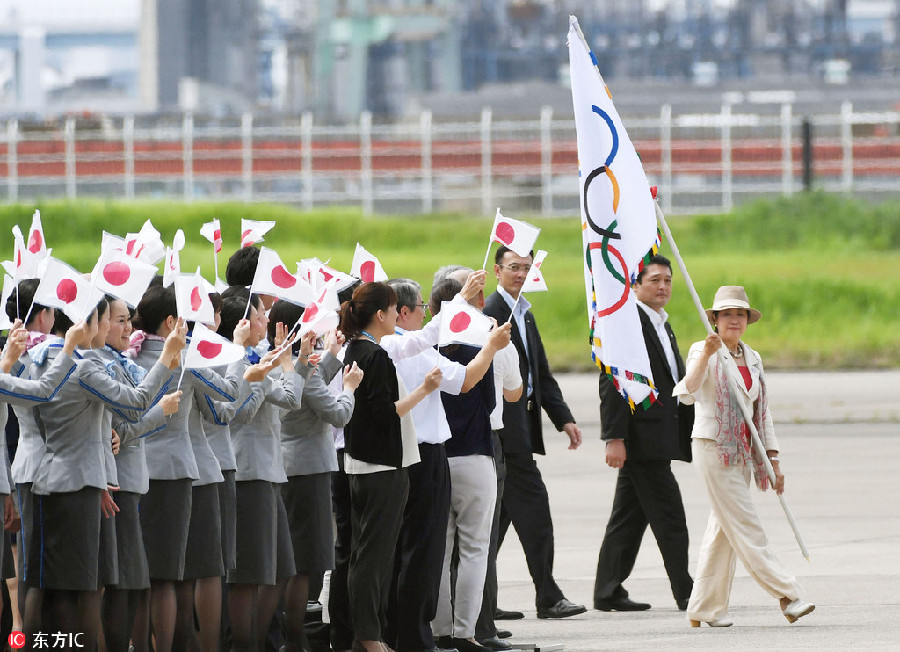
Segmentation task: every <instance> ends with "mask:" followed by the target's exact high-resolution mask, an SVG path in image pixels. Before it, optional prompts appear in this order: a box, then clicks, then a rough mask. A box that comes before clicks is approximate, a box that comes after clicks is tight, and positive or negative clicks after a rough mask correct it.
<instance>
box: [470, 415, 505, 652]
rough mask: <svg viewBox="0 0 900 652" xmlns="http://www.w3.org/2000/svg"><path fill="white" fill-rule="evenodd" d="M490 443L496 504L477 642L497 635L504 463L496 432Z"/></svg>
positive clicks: (501, 447) (476, 626)
mask: <svg viewBox="0 0 900 652" xmlns="http://www.w3.org/2000/svg"><path fill="white" fill-rule="evenodd" d="M491 441H492V442H493V444H494V466H495V467H496V469H497V503H496V505H495V506H494V522H493V523H492V524H491V545H490V548H488V565H487V573H486V574H485V578H484V594H483V596H482V599H481V612H480V613H479V614H478V620H477V621H476V622H475V638H476V640H479V641H480V640H482V639H485V638H493V637H494V636H496V635H497V626H496V625H495V624H494V612H495V611H496V610H497V548H498V547H499V544H500V512H502V511H503V487H504V485H505V480H506V462H505V460H504V458H503V444H502V443H501V442H500V436H499V435H498V434H497V431H496V430H494V431H493V432H491Z"/></svg>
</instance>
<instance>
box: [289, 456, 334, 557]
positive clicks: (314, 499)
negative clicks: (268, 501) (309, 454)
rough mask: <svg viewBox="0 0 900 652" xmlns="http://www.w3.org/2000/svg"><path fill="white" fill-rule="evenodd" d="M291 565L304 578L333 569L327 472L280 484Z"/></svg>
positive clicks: (299, 477) (332, 526) (332, 534)
mask: <svg viewBox="0 0 900 652" xmlns="http://www.w3.org/2000/svg"><path fill="white" fill-rule="evenodd" d="M281 495H282V497H283V498H284V507H285V509H286V511H287V520H288V527H289V529H290V532H291V542H292V544H293V549H294V565H295V566H296V567H297V572H298V573H302V574H304V575H309V574H311V573H317V572H323V571H327V570H332V569H333V568H334V524H333V517H332V513H331V473H313V474H311V475H292V476H291V477H289V478H288V481H287V484H283V485H281Z"/></svg>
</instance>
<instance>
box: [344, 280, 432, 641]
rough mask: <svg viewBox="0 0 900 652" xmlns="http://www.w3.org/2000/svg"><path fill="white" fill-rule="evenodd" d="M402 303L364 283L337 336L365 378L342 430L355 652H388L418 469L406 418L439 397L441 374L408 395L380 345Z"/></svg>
mask: <svg viewBox="0 0 900 652" xmlns="http://www.w3.org/2000/svg"><path fill="white" fill-rule="evenodd" d="M396 322H397V295H396V294H395V293H394V290H393V289H392V288H391V287H390V286H388V285H386V284H385V283H364V284H363V285H360V286H359V287H358V288H357V289H356V291H355V292H354V293H353V298H352V299H350V300H349V301H346V302H344V304H343V306H341V325H340V329H341V331H342V332H343V333H344V335H345V336H346V337H347V340H348V342H349V344H348V345H347V352H346V355H345V356H344V364H345V365H352V364H353V363H354V362H356V364H357V365H358V366H359V368H360V369H362V371H363V374H364V375H363V380H362V383H360V385H359V387H358V388H357V390H356V407H355V409H354V411H353V416H352V417H351V419H350V421H349V422H348V423H347V425H346V426H345V428H344V439H345V448H344V455H345V457H344V470H345V472H346V473H347V475H348V477H349V481H350V501H351V523H352V527H353V543H352V549H351V553H350V572H349V576H348V580H347V583H348V588H349V592H350V604H351V614H352V620H353V631H354V636H355V639H356V640H355V641H354V642H353V650H354V652H363V651H368V652H383V651H384V650H387V649H389V648H388V647H387V646H386V645H385V644H384V643H382V642H381V640H382V630H381V620H380V614H381V613H383V612H384V611H385V609H384V608H383V607H384V606H386V605H382V596H384V595H385V594H386V593H387V591H386V588H387V586H388V585H389V582H390V574H391V569H392V568H393V565H394V560H393V558H394V549H395V548H396V546H397V536H398V533H399V531H400V523H401V521H402V517H403V508H404V506H405V504H406V496H407V492H408V490H409V482H408V480H407V476H406V467H408V466H410V465H411V464H415V463H416V462H418V461H419V449H418V445H417V443H416V434H415V427H414V426H412V419H411V418H410V417H409V416H407V415H408V414H409V411H410V410H412V408H413V407H414V406H415V405H416V404H417V403H418V402H419V401H421V400H422V399H423V398H425V396H427V395H428V394H430V393H431V392H433V391H434V390H435V389H437V387H438V385H439V383H440V380H441V372H440V369H438V368H437V367H435V368H434V369H432V370H431V371H430V372H429V373H428V375H427V376H426V377H425V380H424V381H423V382H422V384H421V385H419V386H418V387H416V388H414V389H413V390H412V391H410V392H407V389H406V388H405V387H403V385H402V383H401V382H400V381H399V379H398V378H397V371H396V369H395V368H394V364H393V362H391V359H390V358H389V357H388V354H387V352H386V351H385V350H384V349H383V348H381V346H379V342H380V341H381V338H382V337H384V336H385V335H390V334H392V333H393V332H394V326H395V324H396Z"/></svg>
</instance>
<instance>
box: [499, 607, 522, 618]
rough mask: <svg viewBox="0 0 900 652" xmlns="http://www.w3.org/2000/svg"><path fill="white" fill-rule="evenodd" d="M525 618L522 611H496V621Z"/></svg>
mask: <svg viewBox="0 0 900 652" xmlns="http://www.w3.org/2000/svg"><path fill="white" fill-rule="evenodd" d="M524 617H525V614H523V613H522V612H521V611H504V610H503V609H499V608H498V609H495V610H494V620H522V619H523V618H524Z"/></svg>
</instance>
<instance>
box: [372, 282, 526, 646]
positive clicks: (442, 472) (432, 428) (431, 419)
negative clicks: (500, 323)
mask: <svg viewBox="0 0 900 652" xmlns="http://www.w3.org/2000/svg"><path fill="white" fill-rule="evenodd" d="M480 278H481V280H480V287H483V286H484V276H483V273H482V276H481V277H480ZM388 284H389V285H390V286H391V287H392V288H394V291H395V292H396V293H397V334H396V335H389V336H387V337H384V338H382V340H381V345H382V346H383V347H384V348H385V349H386V350H387V351H388V354H390V355H391V357H392V359H393V361H394V365H395V366H396V368H397V376H398V378H399V379H400V381H401V382H402V383H403V384H404V385H405V386H406V387H417V386H418V385H419V384H421V382H422V380H423V379H424V377H425V375H426V374H427V373H428V372H429V371H431V370H432V369H433V368H434V367H439V368H440V369H441V371H442V373H443V377H442V380H441V385H440V391H441V392H446V393H448V394H459V393H462V392H467V391H468V390H469V389H471V388H472V387H474V386H475V385H476V384H477V383H478V381H479V380H481V378H482V377H483V376H484V374H485V373H486V372H487V371H488V369H489V368H490V366H491V361H492V359H493V357H494V353H495V352H496V351H497V350H499V349H501V348H503V347H504V346H506V344H508V343H509V331H510V328H509V327H508V326H505V327H502V328H498V329H495V330H494V331H492V333H491V335H490V336H489V338H488V343H487V345H486V346H485V347H484V348H483V349H482V351H481V352H480V353H479V354H478V355H477V356H476V357H475V359H473V360H472V362H470V363H469V364H468V365H466V366H462V365H460V364H458V363H456V362H452V361H450V360H448V359H447V358H445V357H444V356H442V355H440V354H439V353H438V352H437V351H436V350H435V349H433V348H426V349H424V350H422V351H421V352H420V353H418V354H416V355H413V356H411V357H403V358H399V357H395V356H394V354H393V352H394V351H397V350H400V349H402V348H403V347H402V344H403V340H404V338H409V337H411V336H410V335H406V333H407V332H408V331H418V330H420V329H421V328H422V322H423V321H424V320H425V308H426V304H425V303H424V301H423V300H422V294H421V286H420V285H419V284H418V283H417V282H415V281H413V280H410V279H394V280H391V281H388ZM480 287H479V288H478V291H480ZM411 414H412V417H413V422H414V423H415V427H416V438H417V440H418V443H419V456H420V458H421V461H420V462H419V463H418V464H415V465H413V466H412V467H410V468H409V498H408V499H407V503H406V508H405V510H404V515H403V525H402V526H401V530H400V537H399V540H398V542H397V555H396V562H395V568H394V586H393V588H392V591H391V602H390V608H389V610H390V613H389V617H388V621H389V626H388V636H389V637H390V638H389V639H388V641H389V642H390V641H391V639H392V638H396V647H395V649H396V650H397V651H398V652H412V651H413V650H416V651H420V650H434V649H436V648H435V645H434V637H433V636H432V632H431V621H432V620H434V617H435V612H436V608H437V596H438V589H439V587H440V580H441V568H442V564H443V559H444V549H445V535H446V531H447V518H448V514H449V509H450V471H449V467H448V465H447V456H446V454H445V452H444V447H443V443H444V442H445V441H446V440H447V439H449V438H450V428H449V426H448V425H447V418H446V416H445V414H444V407H443V404H442V403H441V398H440V392H432V393H431V394H429V395H428V396H427V397H426V398H425V399H424V400H423V401H422V402H420V403H419V404H418V405H417V406H416V407H414V408H413V409H412V412H411Z"/></svg>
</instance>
